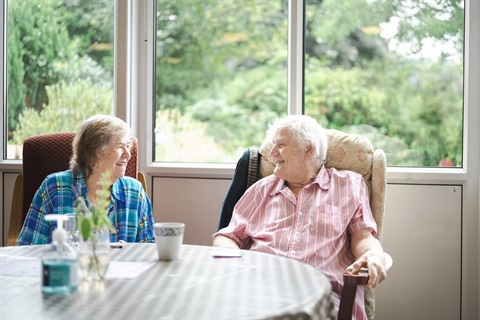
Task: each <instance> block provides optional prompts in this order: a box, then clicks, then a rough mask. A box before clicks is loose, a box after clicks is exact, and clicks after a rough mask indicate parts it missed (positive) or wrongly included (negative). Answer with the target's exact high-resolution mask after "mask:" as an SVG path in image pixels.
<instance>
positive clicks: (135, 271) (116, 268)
mask: <svg viewBox="0 0 480 320" xmlns="http://www.w3.org/2000/svg"><path fill="white" fill-rule="evenodd" d="M155 264H156V262H122V261H111V262H110V265H109V266H108V270H107V274H106V275H105V278H106V279H135V278H136V277H138V276H139V275H140V274H142V272H145V271H146V270H148V269H149V268H151V267H152V266H154V265H155Z"/></svg>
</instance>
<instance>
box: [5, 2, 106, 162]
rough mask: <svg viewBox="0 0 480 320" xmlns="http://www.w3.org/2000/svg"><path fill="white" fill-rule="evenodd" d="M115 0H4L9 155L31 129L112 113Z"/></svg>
mask: <svg viewBox="0 0 480 320" xmlns="http://www.w3.org/2000/svg"><path fill="white" fill-rule="evenodd" d="M114 5H115V1H114V0H97V1H82V0H49V1H45V0H8V1H7V10H6V12H7V14H6V16H7V18H6V23H7V26H6V27H7V50H6V52H7V53H6V57H7V58H6V59H7V67H6V69H7V78H6V79H7V95H6V96H7V99H6V101H7V112H6V117H5V118H6V123H7V125H6V126H5V128H4V130H5V131H6V134H5V136H6V137H7V140H8V141H7V156H6V158H7V159H17V158H20V157H21V154H22V153H21V146H22V143H23V140H24V139H25V138H27V137H29V136H31V135H36V134H43V133H50V132H57V131H76V129H77V128H78V125H79V124H80V122H81V121H83V120H84V119H85V118H87V117H89V116H90V115H93V114H96V113H105V114H113V112H114V110H113V66H114V54H113V44H114V43H113V39H114Z"/></svg>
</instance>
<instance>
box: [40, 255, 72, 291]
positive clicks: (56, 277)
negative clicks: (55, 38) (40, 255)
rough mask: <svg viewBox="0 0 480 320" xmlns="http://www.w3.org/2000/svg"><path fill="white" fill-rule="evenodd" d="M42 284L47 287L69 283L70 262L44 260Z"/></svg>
mask: <svg viewBox="0 0 480 320" xmlns="http://www.w3.org/2000/svg"><path fill="white" fill-rule="evenodd" d="M42 272H43V285H44V286H49V287H58V286H68V285H70V263H68V262H66V261H44V262H43V263H42Z"/></svg>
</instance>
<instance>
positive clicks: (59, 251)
mask: <svg viewBox="0 0 480 320" xmlns="http://www.w3.org/2000/svg"><path fill="white" fill-rule="evenodd" d="M45 219H46V220H50V221H54V220H56V221H57V228H56V229H55V230H54V231H53V233H52V244H51V248H50V249H49V250H48V251H47V253H46V254H45V255H44V256H43V257H42V291H43V292H44V293H47V294H68V293H70V292H71V291H73V290H75V289H76V288H77V286H78V284H79V282H80V269H79V266H78V260H77V253H76V251H75V249H74V248H73V247H72V246H71V245H70V243H69V242H68V233H67V231H66V230H65V229H64V228H63V222H64V221H66V220H67V219H68V217H67V216H66V215H61V214H48V215H46V216H45Z"/></svg>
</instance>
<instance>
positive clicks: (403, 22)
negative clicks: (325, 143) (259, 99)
mask: <svg viewBox="0 0 480 320" xmlns="http://www.w3.org/2000/svg"><path fill="white" fill-rule="evenodd" d="M305 25H306V29H305V43H306V48H305V113H306V114H308V115H311V116H313V117H315V118H317V119H318V121H319V122H320V123H322V124H323V125H324V126H327V127H330V128H335V129H340V130H343V131H347V132H351V133H358V134H362V135H365V136H367V137H369V138H370V140H371V141H372V143H373V145H374V146H375V147H376V148H382V149H384V151H385V152H386V154H387V161H388V165H389V166H416V167H438V166H446V167H461V166H462V133H463V130H462V122H463V118H462V115H463V39H464V3H463V1H434V0H428V1H427V0H425V1H392V0H389V1H376V0H369V1H367V0H365V1H345V0H342V1H338V0H324V1H318V0H308V1H307V2H306V23H305Z"/></svg>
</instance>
